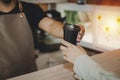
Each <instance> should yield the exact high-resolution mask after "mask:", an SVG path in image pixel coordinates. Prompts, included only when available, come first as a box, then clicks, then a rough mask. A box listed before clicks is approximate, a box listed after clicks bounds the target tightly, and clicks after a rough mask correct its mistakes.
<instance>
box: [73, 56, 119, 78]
mask: <svg viewBox="0 0 120 80" xmlns="http://www.w3.org/2000/svg"><path fill="white" fill-rule="evenodd" d="M74 71H75V72H76V74H77V76H78V77H79V79H84V80H119V79H118V78H117V77H116V76H114V75H113V74H112V73H108V72H107V71H105V70H104V69H103V68H101V67H100V66H99V65H98V64H97V63H96V62H94V61H93V60H92V59H91V58H90V57H88V56H87V55H84V54H83V55H81V56H80V57H79V58H77V60H76V61H75V64H74Z"/></svg>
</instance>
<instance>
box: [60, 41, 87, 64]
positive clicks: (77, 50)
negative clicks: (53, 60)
mask: <svg viewBox="0 0 120 80" xmlns="http://www.w3.org/2000/svg"><path fill="white" fill-rule="evenodd" d="M62 44H63V45H64V46H63V45H62V46H61V47H60V48H61V50H62V53H63V54H64V59H65V60H67V61H68V62H71V63H73V64H74V62H75V60H76V59H77V58H78V57H79V56H80V55H81V54H87V53H86V51H85V50H84V49H83V48H82V47H80V46H75V45H73V44H71V43H69V42H66V41H64V40H62Z"/></svg>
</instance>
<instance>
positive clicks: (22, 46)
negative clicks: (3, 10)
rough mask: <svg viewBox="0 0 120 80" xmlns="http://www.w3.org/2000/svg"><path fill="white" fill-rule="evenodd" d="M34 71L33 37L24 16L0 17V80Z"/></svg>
mask: <svg viewBox="0 0 120 80" xmlns="http://www.w3.org/2000/svg"><path fill="white" fill-rule="evenodd" d="M19 4H21V3H19ZM19 8H20V10H22V4H21V6H20V5H19ZM35 70H37V67H36V63H35V56H34V43H33V35H32V31H31V28H30V26H29V24H28V21H27V19H26V16H25V14H24V13H22V12H21V13H17V14H9V15H1V16H0V80H4V79H6V78H10V77H14V76H18V75H21V74H25V73H29V72H32V71H35Z"/></svg>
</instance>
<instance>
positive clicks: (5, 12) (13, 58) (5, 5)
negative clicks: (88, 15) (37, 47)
mask: <svg viewBox="0 0 120 80" xmlns="http://www.w3.org/2000/svg"><path fill="white" fill-rule="evenodd" d="M63 26H64V25H63V24H62V23H61V22H58V21H55V20H53V19H51V18H48V17H47V16H46V15H45V13H44V12H43V11H42V9H41V8H39V7H38V6H36V5H33V4H30V3H25V2H19V1H18V0H0V80H4V79H6V78H10V77H14V76H18V75H21V74H25V73H28V72H32V71H35V70H37V68H36V64H35V58H34V45H33V37H34V29H36V28H38V27H39V28H40V29H42V30H44V31H46V32H48V33H49V34H51V35H53V36H55V37H58V38H63ZM83 33H84V28H83V27H81V32H79V35H78V38H77V41H80V38H81V37H82V35H83Z"/></svg>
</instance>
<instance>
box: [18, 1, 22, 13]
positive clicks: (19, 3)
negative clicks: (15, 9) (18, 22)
mask: <svg viewBox="0 0 120 80" xmlns="http://www.w3.org/2000/svg"><path fill="white" fill-rule="evenodd" d="M18 6H19V10H20V12H23V6H22V3H21V2H20V1H18Z"/></svg>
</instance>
